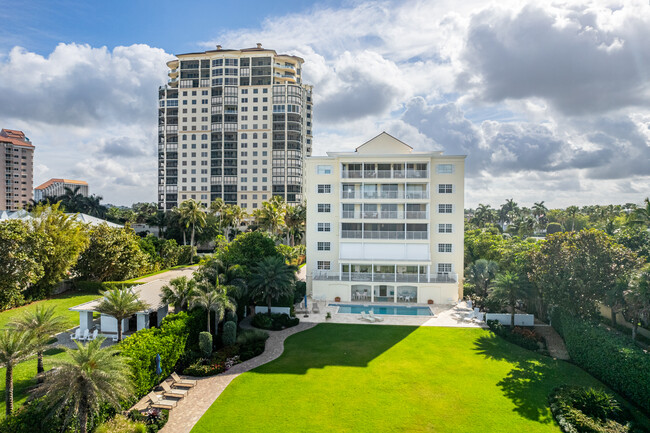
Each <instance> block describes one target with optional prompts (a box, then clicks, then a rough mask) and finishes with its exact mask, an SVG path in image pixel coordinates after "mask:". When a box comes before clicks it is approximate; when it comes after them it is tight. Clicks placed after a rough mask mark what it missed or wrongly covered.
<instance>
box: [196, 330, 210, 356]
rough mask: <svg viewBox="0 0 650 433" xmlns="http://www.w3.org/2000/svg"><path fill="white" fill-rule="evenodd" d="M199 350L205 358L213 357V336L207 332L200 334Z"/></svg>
mask: <svg viewBox="0 0 650 433" xmlns="http://www.w3.org/2000/svg"><path fill="white" fill-rule="evenodd" d="M199 348H200V349H201V355H203V357H204V358H209V357H210V355H212V334H210V333H209V332H205V331H203V332H201V333H200V334H199Z"/></svg>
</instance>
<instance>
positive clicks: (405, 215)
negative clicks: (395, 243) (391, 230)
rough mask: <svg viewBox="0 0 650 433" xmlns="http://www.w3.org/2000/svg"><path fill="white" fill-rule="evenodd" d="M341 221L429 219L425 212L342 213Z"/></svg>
mask: <svg viewBox="0 0 650 433" xmlns="http://www.w3.org/2000/svg"><path fill="white" fill-rule="evenodd" d="M341 219H395V220H403V219H429V212H427V211H406V212H404V211H343V212H341Z"/></svg>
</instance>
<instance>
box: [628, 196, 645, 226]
mask: <svg viewBox="0 0 650 433" xmlns="http://www.w3.org/2000/svg"><path fill="white" fill-rule="evenodd" d="M643 203H645V207H638V208H636V209H634V210H633V211H632V212H631V213H630V218H629V220H628V221H629V224H630V225H644V226H649V225H650V198H647V197H646V199H645V200H643Z"/></svg>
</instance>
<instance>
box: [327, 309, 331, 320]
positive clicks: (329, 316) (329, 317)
mask: <svg viewBox="0 0 650 433" xmlns="http://www.w3.org/2000/svg"><path fill="white" fill-rule="evenodd" d="M331 318H332V313H330V312H329V311H328V312H327V314H326V315H325V320H329V319H331Z"/></svg>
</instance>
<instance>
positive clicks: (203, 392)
mask: <svg viewBox="0 0 650 433" xmlns="http://www.w3.org/2000/svg"><path fill="white" fill-rule="evenodd" d="M314 326H315V324H314V323H304V322H301V323H299V324H298V325H297V326H294V327H293V328H289V329H285V330H282V331H268V333H269V339H268V340H266V350H265V351H264V353H262V354H261V355H259V356H257V357H255V358H253V359H249V360H248V361H245V362H242V363H241V364H237V365H235V366H234V367H232V368H231V369H230V370H228V371H226V372H224V373H221V374H219V375H217V376H211V377H202V378H196V380H197V384H196V386H195V387H194V388H192V389H191V390H190V392H189V393H188V395H187V396H185V398H184V399H182V400H180V401H179V402H178V404H177V405H176V407H175V408H174V409H172V410H171V411H169V421H168V422H167V424H166V425H165V427H164V428H163V429H162V430H160V431H161V433H186V432H189V431H190V430H192V428H193V427H194V425H195V424H196V423H197V422H198V420H199V419H200V418H201V417H202V416H203V414H204V413H205V412H206V411H207V410H208V409H209V408H210V406H212V403H214V401H215V400H216V399H217V397H219V395H221V393H222V392H223V390H224V389H226V387H227V386H228V385H229V384H230V382H232V380H233V379H234V378H236V377H237V376H239V375H240V374H242V373H244V372H247V371H249V370H252V369H253V368H256V367H259V366H260V365H262V364H266V363H267V362H270V361H273V360H274V359H276V358H278V357H279V356H280V355H281V354H282V352H283V351H284V340H286V339H287V337H289V336H290V335H293V334H296V333H298V332H301V331H304V330H306V329H309V328H312V327H314Z"/></svg>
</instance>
